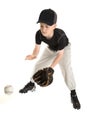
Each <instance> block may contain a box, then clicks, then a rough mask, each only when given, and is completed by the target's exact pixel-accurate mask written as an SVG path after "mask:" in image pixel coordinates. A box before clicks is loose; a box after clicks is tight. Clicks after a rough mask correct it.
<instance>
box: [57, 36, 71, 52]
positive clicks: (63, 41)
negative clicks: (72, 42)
mask: <svg viewBox="0 0 87 130" xmlns="http://www.w3.org/2000/svg"><path fill="white" fill-rule="evenodd" d="M58 43H59V50H62V49H64V48H65V47H66V46H67V45H68V44H69V40H68V38H67V36H66V35H65V34H63V35H62V36H61V37H60V39H59V41H58Z"/></svg>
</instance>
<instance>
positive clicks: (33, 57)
mask: <svg viewBox="0 0 87 130" xmlns="http://www.w3.org/2000/svg"><path fill="white" fill-rule="evenodd" d="M35 58H36V56H34V55H27V56H26V57H25V60H33V59H35Z"/></svg>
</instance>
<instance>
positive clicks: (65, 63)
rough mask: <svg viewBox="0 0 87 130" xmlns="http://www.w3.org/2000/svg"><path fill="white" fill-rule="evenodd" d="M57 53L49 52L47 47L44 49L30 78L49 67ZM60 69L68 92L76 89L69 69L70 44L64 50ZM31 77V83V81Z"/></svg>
mask: <svg viewBox="0 0 87 130" xmlns="http://www.w3.org/2000/svg"><path fill="white" fill-rule="evenodd" d="M57 54H58V51H57V52H54V51H52V50H50V49H49V48H48V47H46V48H45V50H44V51H43V53H42V55H41V58H40V59H39V60H38V62H37V63H36V65H35V67H34V70H33V73H32V76H33V74H34V73H35V72H36V71H38V70H39V69H42V68H45V67H49V66H50V65H51V63H52V61H53V60H54V58H55V57H56V56H57ZM59 66H60V69H61V71H62V74H63V77H64V81H65V83H66V85H67V87H68V88H69V90H74V89H75V87H76V83H75V79H74V75H73V72H72V67H71V44H70V43H69V44H68V46H66V47H65V48H64V54H63V57H62V59H61V60H60V62H59ZM32 76H31V81H33V79H32Z"/></svg>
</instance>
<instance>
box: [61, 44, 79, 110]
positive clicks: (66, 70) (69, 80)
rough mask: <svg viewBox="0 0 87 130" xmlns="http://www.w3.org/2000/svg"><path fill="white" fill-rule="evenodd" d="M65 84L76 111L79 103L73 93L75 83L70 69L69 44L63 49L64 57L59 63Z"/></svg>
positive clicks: (74, 92)
mask: <svg viewBox="0 0 87 130" xmlns="http://www.w3.org/2000/svg"><path fill="white" fill-rule="evenodd" d="M59 65H60V68H61V71H62V74H63V77H64V80H65V83H66V85H67V87H68V88H69V90H70V92H71V93H70V96H71V101H72V103H73V107H74V108H76V109H80V107H81V106H80V103H79V100H78V97H77V94H76V91H75V88H76V83H75V79H74V75H73V71H72V67H71V44H69V45H68V46H67V47H65V49H64V55H63V57H62V59H61V61H60V62H59Z"/></svg>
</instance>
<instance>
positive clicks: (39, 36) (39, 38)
mask: <svg viewBox="0 0 87 130" xmlns="http://www.w3.org/2000/svg"><path fill="white" fill-rule="evenodd" d="M35 43H36V44H38V45H40V44H41V32H40V30H39V31H37V32H36V35H35Z"/></svg>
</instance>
